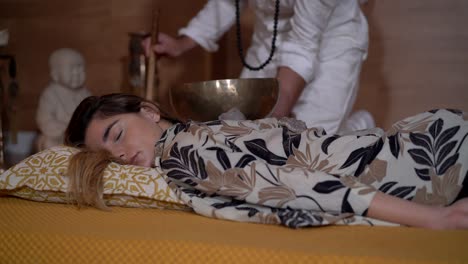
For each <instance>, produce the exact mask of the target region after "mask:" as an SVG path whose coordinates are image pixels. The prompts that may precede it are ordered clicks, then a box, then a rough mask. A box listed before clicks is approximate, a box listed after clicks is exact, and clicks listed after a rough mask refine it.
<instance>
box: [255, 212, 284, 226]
mask: <svg viewBox="0 0 468 264" xmlns="http://www.w3.org/2000/svg"><path fill="white" fill-rule="evenodd" d="M257 215H258V219H259V222H260V223H262V224H273V225H275V224H280V223H281V221H280V219H279V217H278V215H277V214H274V213H258V214H257Z"/></svg>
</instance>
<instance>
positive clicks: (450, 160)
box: [437, 153, 458, 175]
mask: <svg viewBox="0 0 468 264" xmlns="http://www.w3.org/2000/svg"><path fill="white" fill-rule="evenodd" d="M457 160H458V153H456V154H455V155H453V156H451V157H450V158H448V159H447V160H446V161H444V163H442V165H440V167H439V171H438V172H437V174H439V175H443V174H444V173H445V172H446V171H447V170H448V169H449V168H450V167H451V166H452V165H453V164H455V163H456V162H457Z"/></svg>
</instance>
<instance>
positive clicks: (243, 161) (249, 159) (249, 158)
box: [235, 154, 256, 168]
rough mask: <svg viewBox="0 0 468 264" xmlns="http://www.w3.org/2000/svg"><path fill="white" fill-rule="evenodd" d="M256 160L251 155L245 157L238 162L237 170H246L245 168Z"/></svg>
mask: <svg viewBox="0 0 468 264" xmlns="http://www.w3.org/2000/svg"><path fill="white" fill-rule="evenodd" d="M254 160H256V159H255V157H254V156H252V155H250V154H245V155H243V156H242V157H241V158H240V159H239V161H238V162H237V164H236V166H235V167H236V168H244V167H245V166H247V165H248V164H249V163H250V162H252V161H254Z"/></svg>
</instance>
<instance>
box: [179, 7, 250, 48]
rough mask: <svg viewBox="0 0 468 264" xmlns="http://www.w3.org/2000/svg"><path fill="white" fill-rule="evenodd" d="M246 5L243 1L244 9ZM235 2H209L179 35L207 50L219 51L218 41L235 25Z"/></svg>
mask: <svg viewBox="0 0 468 264" xmlns="http://www.w3.org/2000/svg"><path fill="white" fill-rule="evenodd" d="M244 6H245V3H243V1H241V6H240V8H241V9H242V8H243V7H244ZM235 10H236V6H235V2H234V1H232V0H209V1H208V2H207V3H206V5H205V6H204V7H203V9H202V10H200V12H198V14H197V15H196V16H195V17H194V18H192V20H191V21H190V22H189V24H188V25H187V26H186V27H184V28H182V29H180V30H179V35H185V36H188V37H190V38H192V39H193V40H194V41H195V42H197V43H198V44H199V45H200V46H202V47H203V48H204V49H205V50H207V51H210V52H214V51H217V50H218V45H217V43H216V42H217V41H218V39H219V38H220V37H221V36H222V35H223V34H224V33H225V32H226V31H227V30H229V28H230V27H231V26H232V25H233V24H234V21H235V18H236V16H235V14H236V13H235V12H236V11H235Z"/></svg>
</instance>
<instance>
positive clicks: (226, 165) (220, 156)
mask: <svg viewBox="0 0 468 264" xmlns="http://www.w3.org/2000/svg"><path fill="white" fill-rule="evenodd" d="M207 150H214V151H216V159H217V160H218V162H219V164H221V166H222V167H223V169H224V170H227V169H230V168H232V166H231V162H230V161H229V157H228V155H227V154H226V151H225V150H224V149H222V148H219V147H210V148H207Z"/></svg>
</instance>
